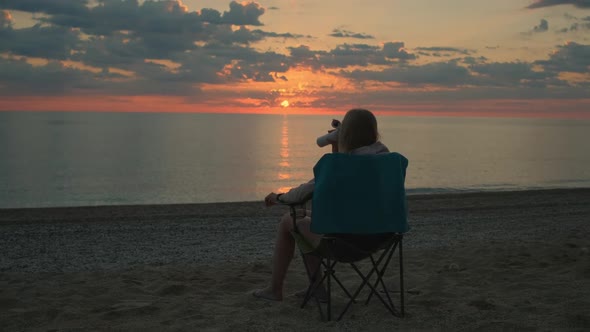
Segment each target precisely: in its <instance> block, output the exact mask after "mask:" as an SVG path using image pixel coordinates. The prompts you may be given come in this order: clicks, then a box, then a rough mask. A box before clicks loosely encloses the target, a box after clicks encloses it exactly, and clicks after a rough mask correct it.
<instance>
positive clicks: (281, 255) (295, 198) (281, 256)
mask: <svg viewBox="0 0 590 332" xmlns="http://www.w3.org/2000/svg"><path fill="white" fill-rule="evenodd" d="M332 152H342V153H350V154H379V153H387V152H389V150H388V149H387V147H386V146H385V145H384V144H383V143H381V142H379V132H378V130H377V119H376V118H375V116H374V115H373V113H371V112H370V111H368V110H365V109H352V110H350V111H348V112H347V113H346V115H345V116H344V119H343V120H342V124H341V126H340V129H339V132H338V142H333V143H332ZM313 188H314V180H313V179H312V180H311V181H309V182H307V183H304V184H302V185H300V186H299V187H296V188H293V189H291V190H289V192H287V193H283V194H275V193H270V194H268V196H266V198H265V199H264V202H265V204H266V206H272V205H275V204H278V203H290V202H300V201H301V200H302V199H303V197H306V196H308V195H309V194H311V193H313ZM305 215H306V217H304V218H301V219H298V220H297V228H298V229H299V231H300V233H301V234H302V235H303V236H305V238H306V239H307V240H308V241H309V242H310V243H312V244H313V245H317V244H318V243H319V242H320V240H321V237H322V235H321V234H314V233H312V232H311V231H310V224H311V212H310V211H307V213H305ZM292 230H293V220H292V219H291V215H290V214H289V213H286V214H285V215H284V216H283V217H282V219H281V222H280V224H279V229H278V233H277V238H276V241H275V249H274V253H273V260H272V278H271V283H270V285H269V286H268V287H266V288H264V289H260V290H256V291H254V292H253V295H254V296H255V297H258V298H263V299H267V300H274V301H281V300H282V299H283V283H284V281H285V276H286V274H287V270H288V268H289V264H290V263H291V260H292V259H293V254H294V251H295V240H294V239H293V237H292V236H291V231H292ZM305 261H306V264H307V266H308V267H309V268H310V271H311V272H312V273H313V272H314V271H315V270H317V268H318V267H319V264H320V261H319V259H318V258H317V257H314V256H307V257H305ZM320 289H322V288H320ZM316 295H317V296H318V297H321V294H316Z"/></svg>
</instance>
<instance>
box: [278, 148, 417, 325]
mask: <svg viewBox="0 0 590 332" xmlns="http://www.w3.org/2000/svg"><path fill="white" fill-rule="evenodd" d="M407 166H408V160H407V159H406V158H405V157H404V156H402V155H401V154H399V153H387V154H380V155H349V154H344V153H333V154H326V155H324V156H323V157H322V158H321V159H320V160H319V161H318V163H317V164H316V165H315V167H314V176H315V187H314V192H313V196H312V197H308V198H307V200H309V199H311V200H312V222H311V231H312V232H314V233H317V234H323V237H322V240H321V241H320V243H319V245H318V246H317V247H314V246H312V245H311V244H310V243H309V242H308V241H306V239H305V238H304V237H303V236H302V235H301V234H300V233H299V230H298V229H297V223H296V217H297V216H296V207H298V206H300V205H301V204H303V203H305V202H297V203H294V204H288V205H289V206H290V208H291V216H292V217H293V224H294V229H293V232H292V234H293V236H294V238H295V240H296V242H297V245H298V248H299V250H300V252H301V254H302V255H315V256H318V257H320V258H321V266H320V269H317V272H316V273H315V275H312V274H311V273H310V269H309V267H308V266H307V264H305V263H304V265H305V268H306V271H307V275H308V277H309V281H310V285H309V287H308V288H307V291H306V294H305V298H304V300H303V303H302V304H301V308H303V307H305V305H306V304H307V303H308V302H309V300H310V299H312V298H314V299H315V301H316V303H317V305H318V308H319V311H320V315H321V317H322V320H323V319H324V317H325V315H324V310H323V309H322V303H321V302H320V301H319V299H318V298H317V297H315V296H313V294H314V293H315V291H316V288H317V287H318V286H319V285H321V284H323V283H324V281H325V282H326V288H327V292H328V294H327V295H328V298H327V303H326V306H327V307H326V312H327V320H331V319H332V289H331V286H332V281H334V282H336V283H337V284H338V285H339V286H340V288H341V289H342V290H343V291H344V293H345V294H346V295H347V297H348V303H347V304H346V306H345V307H344V309H343V310H342V312H341V313H340V314H339V315H338V318H337V320H340V319H341V318H342V317H343V316H344V314H345V313H346V311H347V310H348V309H349V308H350V306H351V305H352V304H353V303H356V299H357V297H358V295H359V294H360V292H361V291H362V290H363V289H365V287H368V288H369V291H370V293H369V295H368V297H367V299H366V301H365V304H368V303H369V301H370V300H371V298H372V297H373V296H375V297H377V298H378V299H379V300H380V302H382V303H383V305H384V306H385V307H386V308H387V309H388V310H389V312H390V313H391V314H392V315H394V316H398V317H403V316H404V282H403V251H402V239H403V234H404V233H405V232H407V231H408V230H409V227H408V222H407V205H406V194H405V187H404V182H405V177H406V168H407ZM396 250H397V251H398V254H399V285H400V290H399V291H400V309H401V310H400V311H398V310H397V309H396V307H395V306H394V304H393V301H392V299H391V296H390V291H389V290H388V289H387V287H386V285H385V282H384V281H383V277H384V275H385V272H386V269H387V267H388V265H389V263H390V261H391V258H392V256H393V254H394V252H395V251H396ZM367 260H368V261H370V263H371V264H370V266H371V268H370V270H369V271H368V272H367V273H363V272H362V271H361V270H360V269H359V267H358V266H357V264H356V263H358V262H361V261H367ZM304 262H305V261H304ZM338 263H345V264H349V265H350V266H351V267H352V269H353V270H354V271H355V272H356V274H357V275H358V276H359V277H360V279H361V280H360V281H361V283H360V285H359V286H358V287H357V289H356V290H355V291H354V292H352V293H351V292H350V291H349V290H348V289H346V287H344V285H343V284H342V282H341V281H340V279H339V278H338V277H337V275H336V273H335V270H334V267H335V266H336V264H338ZM322 267H323V269H324V274H323V277H322V278H321V279H320V281H319V282H318V279H319V278H318V274H319V273H320V272H319V271H320V270H321V268H322ZM373 277H374V279H375V280H374V281H371V279H372V278H373ZM379 288H380V289H381V290H382V291H383V292H381V290H378V289H379ZM382 294H383V295H384V296H382ZM384 297H385V298H384Z"/></svg>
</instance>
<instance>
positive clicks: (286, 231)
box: [254, 213, 321, 301]
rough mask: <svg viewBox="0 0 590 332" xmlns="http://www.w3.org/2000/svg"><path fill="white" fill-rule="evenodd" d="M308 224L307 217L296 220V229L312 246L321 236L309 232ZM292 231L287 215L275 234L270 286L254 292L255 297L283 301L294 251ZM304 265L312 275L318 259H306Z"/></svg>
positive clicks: (308, 219)
mask: <svg viewBox="0 0 590 332" xmlns="http://www.w3.org/2000/svg"><path fill="white" fill-rule="evenodd" d="M310 223H311V219H310V218H309V217H305V218H303V219H299V220H297V228H298V229H299V232H300V233H301V234H302V235H303V236H305V237H306V238H307V239H308V240H310V241H311V242H312V244H317V243H319V241H320V239H321V235H318V234H314V233H312V232H311V231H310V229H309V227H310ZM292 230H293V220H292V217H291V215H290V214H289V213H287V214H285V215H284V216H283V217H282V218H281V222H280V224H279V229H278V232H277V238H276V242H275V248H274V253H273V259H272V278H271V284H270V286H269V287H266V288H264V289H261V290H258V291H256V292H255V293H254V295H255V296H257V297H262V298H265V299H269V300H276V301H281V300H282V299H283V284H284V282H285V276H286V275H287V270H288V269H289V264H290V263H291V260H292V259H293V254H294V251H295V240H294V239H293V236H292V235H291V231H292ZM306 264H308V267H309V268H310V272H311V273H312V274H313V273H314V272H315V271H316V270H317V268H318V266H319V259H317V258H316V257H306Z"/></svg>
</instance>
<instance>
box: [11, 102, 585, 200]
mask: <svg viewBox="0 0 590 332" xmlns="http://www.w3.org/2000/svg"><path fill="white" fill-rule="evenodd" d="M330 120H331V117H326V116H294V115H289V116H283V115H235V114H231V115H230V114H227V115H212V114H137V113H122V114H120V113H37V112H0V208H9V207H44V206H80V205H105V204H106V205H110V204H147V203H195V202H197V203H201V202H223V201H253V200H260V199H262V198H263V197H264V196H265V195H266V194H267V193H268V192H270V191H275V192H276V191H282V190H286V189H287V188H289V187H292V186H295V185H298V184H299V183H301V182H304V181H307V180H309V179H310V178H311V176H312V171H311V169H312V167H313V165H314V164H315V162H316V160H317V159H318V158H320V157H321V156H322V154H324V153H327V152H328V150H329V149H328V148H324V149H320V148H318V147H317V146H316V145H315V138H316V137H317V136H318V135H320V134H322V133H324V132H325V131H326V130H327V129H329V124H330ZM378 121H379V125H380V131H381V134H382V136H383V139H382V140H383V142H384V143H385V144H387V145H388V146H389V147H390V149H391V150H393V151H397V152H400V153H402V154H404V155H405V156H406V157H408V159H409V160H410V166H409V170H408V178H407V187H408V189H409V192H410V193H420V192H426V193H431V192H447V191H486V190H510V189H525V188H556V187H557V188H565V187H590V149H589V148H588V142H590V121H580V120H539V119H534V120H524V119H472V118H400V117H385V116H381V117H378Z"/></svg>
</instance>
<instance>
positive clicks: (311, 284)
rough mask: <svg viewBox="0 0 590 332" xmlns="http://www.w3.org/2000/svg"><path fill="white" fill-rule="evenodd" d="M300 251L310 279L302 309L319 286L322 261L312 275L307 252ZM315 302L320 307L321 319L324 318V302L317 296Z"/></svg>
mask: <svg viewBox="0 0 590 332" xmlns="http://www.w3.org/2000/svg"><path fill="white" fill-rule="evenodd" d="M299 252H300V253H301V258H302V260H303V266H305V272H306V273H307V278H308V279H309V286H308V287H307V291H306V292H305V297H304V298H303V302H302V303H301V309H303V308H304V307H305V305H306V304H307V302H308V301H309V300H310V299H311V294H313V292H314V291H315V289H316V288H317V284H315V280H317V277H318V273H319V272H320V268H321V263H322V262H320V267H318V269H317V270H316V271H315V273H314V275H311V271H310V270H309V267H308V266H307V264H306V263H305V254H304V253H303V251H301V250H300V251H299ZM322 281H323V279H322V280H321V281H320V282H319V283H318V284H321V282H322ZM315 302H316V305H317V307H318V310H319V311H320V318H321V320H324V310H322V304H321V303H320V300H319V299H318V298H317V297H316V298H315Z"/></svg>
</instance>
